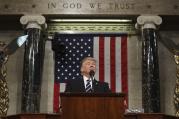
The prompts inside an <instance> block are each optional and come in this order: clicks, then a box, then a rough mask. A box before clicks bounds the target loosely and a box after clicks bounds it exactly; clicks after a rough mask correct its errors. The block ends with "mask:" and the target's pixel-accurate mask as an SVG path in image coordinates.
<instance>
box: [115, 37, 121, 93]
mask: <svg viewBox="0 0 179 119" xmlns="http://www.w3.org/2000/svg"><path fill="white" fill-rule="evenodd" d="M115 58H116V92H122V86H121V37H116V57H115Z"/></svg>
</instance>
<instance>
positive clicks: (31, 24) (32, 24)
mask: <svg viewBox="0 0 179 119" xmlns="http://www.w3.org/2000/svg"><path fill="white" fill-rule="evenodd" d="M45 22H46V20H45V17H44V16H42V15H24V16H22V17H21V18H20V23H21V24H22V25H24V26H26V29H28V28H38V29H41V26H43V25H46V24H45Z"/></svg>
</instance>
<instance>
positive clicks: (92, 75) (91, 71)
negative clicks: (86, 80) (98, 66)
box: [89, 70, 95, 79]
mask: <svg viewBox="0 0 179 119" xmlns="http://www.w3.org/2000/svg"><path fill="white" fill-rule="evenodd" d="M94 74H95V72H94V71H93V70H90V72H89V75H90V77H91V78H92V79H93V77H94Z"/></svg>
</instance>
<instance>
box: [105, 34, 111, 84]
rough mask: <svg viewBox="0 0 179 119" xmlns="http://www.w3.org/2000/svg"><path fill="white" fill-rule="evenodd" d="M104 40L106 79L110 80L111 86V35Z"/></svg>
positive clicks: (106, 80)
mask: <svg viewBox="0 0 179 119" xmlns="http://www.w3.org/2000/svg"><path fill="white" fill-rule="evenodd" d="M104 41H105V42H104V78H105V79H104V81H105V82H108V83H109V86H110V84H111V82H110V79H111V78H110V72H111V68H110V37H105V38H104Z"/></svg>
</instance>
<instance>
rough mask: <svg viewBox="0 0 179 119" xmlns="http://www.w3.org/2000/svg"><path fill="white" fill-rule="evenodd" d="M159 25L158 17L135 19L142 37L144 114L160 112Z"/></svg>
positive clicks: (159, 18) (160, 20)
mask: <svg viewBox="0 0 179 119" xmlns="http://www.w3.org/2000/svg"><path fill="white" fill-rule="evenodd" d="M161 23H162V19H161V17H159V16H139V17H138V18H137V25H138V28H139V29H140V30H141V35H142V105H143V108H144V111H145V112H146V113H157V112H160V80H159V65H158V43H157V42H158V41H157V26H158V25H160V24H161Z"/></svg>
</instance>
